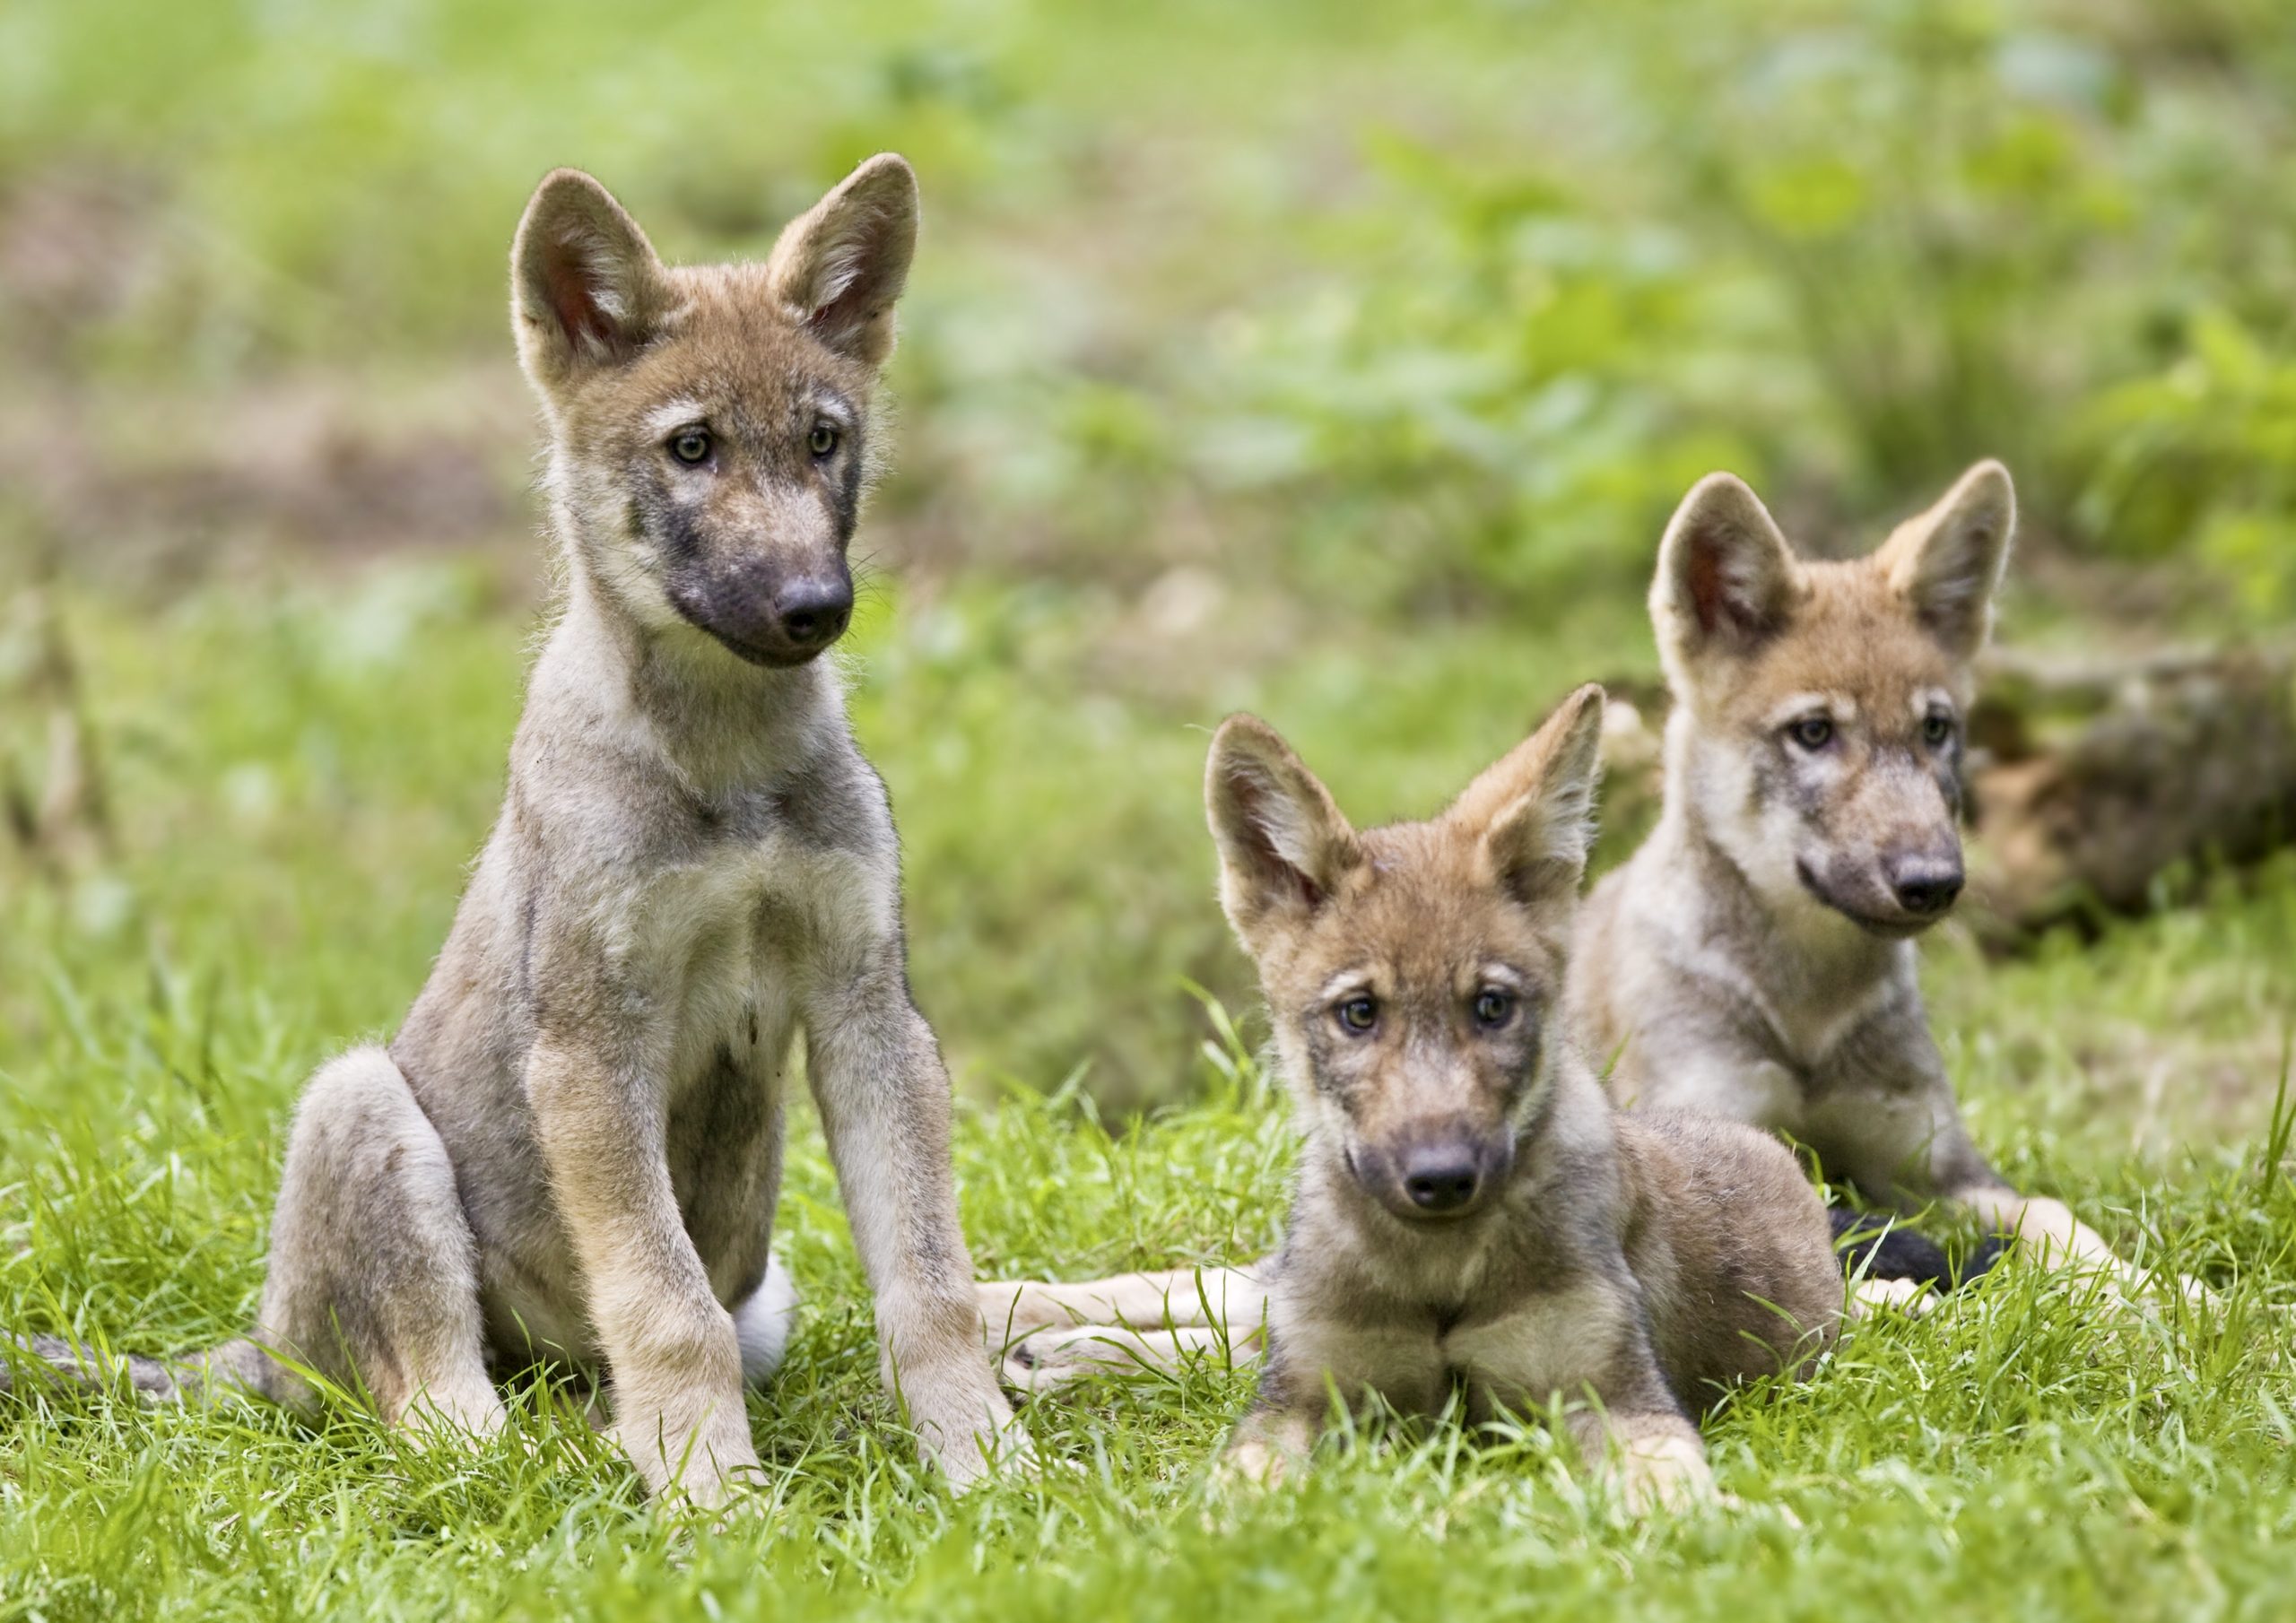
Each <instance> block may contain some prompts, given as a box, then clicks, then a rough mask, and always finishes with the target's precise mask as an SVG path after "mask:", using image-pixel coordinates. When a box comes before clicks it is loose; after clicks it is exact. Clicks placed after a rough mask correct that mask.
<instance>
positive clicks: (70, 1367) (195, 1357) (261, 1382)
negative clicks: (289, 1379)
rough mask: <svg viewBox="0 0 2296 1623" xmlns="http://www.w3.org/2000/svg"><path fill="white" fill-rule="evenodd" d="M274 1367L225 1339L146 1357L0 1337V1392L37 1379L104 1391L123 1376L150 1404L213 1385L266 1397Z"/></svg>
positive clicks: (187, 1397)
mask: <svg viewBox="0 0 2296 1623" xmlns="http://www.w3.org/2000/svg"><path fill="white" fill-rule="evenodd" d="M276 1368H277V1366H275V1365H274V1364H273V1363H272V1361H271V1360H270V1359H269V1358H266V1357H265V1356H264V1352H263V1350H262V1349H261V1348H259V1347H257V1345H256V1344H255V1343H254V1342H253V1341H226V1342H224V1343H223V1345H222V1346H221V1347H217V1348H213V1349H212V1350H208V1351H206V1352H195V1353H190V1354H187V1355H186V1356H185V1357H183V1358H142V1357H139V1356H137V1355H135V1354H133V1353H117V1354H114V1355H112V1356H110V1357H106V1356H104V1355H102V1354H100V1353H98V1352H96V1351H95V1350H93V1349H91V1348H86V1347H75V1346H74V1345H73V1344H72V1343H71V1342H69V1341H65V1340H63V1339H61V1338H60V1337H57V1336H52V1335H36V1336H29V1337H19V1336H0V1393H4V1392H12V1391H25V1390H30V1389H32V1388H34V1387H35V1386H36V1385H37V1384H41V1383H43V1382H45V1383H46V1384H51V1385H68V1386H78V1387H82V1388H84V1389H86V1390H88V1391H91V1392H105V1391H109V1390H110V1389H111V1387H112V1385H113V1384H114V1383H115V1382H117V1380H118V1379H119V1377H120V1376H123V1375H124V1376H126V1377H127V1384H129V1385H130V1386H132V1387H133V1388H135V1393H136V1395H137V1396H138V1397H141V1398H143V1400H144V1401H145V1402H152V1403H183V1402H197V1401H198V1400H199V1399H200V1398H202V1397H203V1396H204V1395H205V1393H207V1392H208V1390H209V1389H211V1388H218V1387H220V1388H225V1389H230V1388H237V1389H239V1390H241V1391H245V1392H251V1393H256V1394H257V1395H258V1396H263V1397H269V1396H272V1395H274V1394H273V1393H272V1391H271V1380H272V1376H273V1375H274V1372H275V1370H276Z"/></svg>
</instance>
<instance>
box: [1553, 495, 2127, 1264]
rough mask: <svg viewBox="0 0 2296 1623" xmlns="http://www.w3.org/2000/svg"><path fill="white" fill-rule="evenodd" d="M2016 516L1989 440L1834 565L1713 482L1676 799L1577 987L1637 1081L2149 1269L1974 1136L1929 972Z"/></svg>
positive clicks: (1673, 625)
mask: <svg viewBox="0 0 2296 1623" xmlns="http://www.w3.org/2000/svg"><path fill="white" fill-rule="evenodd" d="M2015 520H2016V504H2015V498H2014V495H2013V492H2012V490H2011V487H2010V482H2009V475H2008V473H2007V472H2006V471H2005V469H2004V468H2003V467H2002V466H2001V464H1999V463H1996V462H1986V463H1980V464H1978V465H1977V466H1976V467H1973V468H1971V469H1970V471H1969V472H1968V473H1966V474H1964V475H1963V476H1962V477H1961V481H1960V482H1958V483H1956V484H1955V485H1954V486H1953V488H1952V490H1949V491H1948V492H1946V494H1945V496H1944V498H1943V499H1941V500H1940V501H1939V502H1938V503H1937V504H1936V506H1935V507H1933V508H1930V509H1929V510H1928V511H1927V512H1926V513H1923V514H1921V515H1919V516H1918V517H1915V518H1912V519H1909V520H1908V521H1907V522H1906V523H1904V524H1902V525H1900V526H1898V528H1897V530H1896V532H1895V533H1894V534H1892V535H1891V536H1890V538H1889V540H1888V541H1886V542H1883V545H1882V546H1881V547H1880V549H1879V550H1877V551H1874V552H1873V553H1872V554H1870V555H1868V556H1866V557H1864V558H1859V559H1856V560H1850V561H1848V562H1827V561H1817V560H1805V559H1801V558H1798V557H1796V555H1795V553H1794V551H1793V549H1792V548H1791V547H1789V546H1788V545H1787V541H1786V538H1785V536H1784V535H1783V534H1780V533H1779V528H1778V525H1776V524H1775V523H1774V522H1773V521H1772V520H1771V518H1770V514H1769V512H1768V510H1767V509H1765V508H1763V506H1762V504H1761V501H1760V500H1758V499H1756V498H1755V496H1754V493H1753V492H1752V490H1748V489H1747V488H1746V487H1745V485H1744V484H1742V483H1741V482H1739V481H1737V480H1736V479H1734V478H1732V477H1731V476H1730V475H1728V474H1726V473H1716V474H1712V475H1710V476H1709V477H1708V478H1707V479H1705V480H1703V481H1701V482H1700V483H1699V484H1698V486H1697V487H1696V488H1695V489H1693V490H1692V491H1691V492H1690V494H1689V495H1688V496H1687V497H1686V498H1685V499H1683V504H1682V507H1681V508H1680V509H1679V510H1678V511H1677V512H1676V514H1675V515H1674V521H1673V523H1672V524H1671V525H1668V527H1667V530H1666V534H1665V540H1664V542H1662V543H1661V545H1660V548H1659V556H1658V571H1657V581H1656V583H1655V584H1654V585H1653V586H1652V587H1651V592H1650V613H1651V618H1652V620H1653V621H1654V622H1655V623H1656V627H1657V635H1658V647H1659V653H1660V655H1661V658H1662V660H1663V662H1664V664H1665V673H1666V680H1667V685H1668V687H1669V688H1670V689H1671V690H1672V691H1673V695H1674V712H1673V715H1672V716H1671V718H1670V719H1669V721H1668V723H1667V725H1666V735H1665V796H1664V809H1663V811H1662V813H1661V818H1660V821H1659V824H1658V827H1657V829H1656V830H1655V831H1654V832H1653V833H1652V834H1651V835H1650V837H1649V838H1648V839H1647V840H1645V841H1644V843H1643V844H1642V846H1640V847H1639V849H1637V850H1636V852H1635V854H1634V855H1633V856H1632V858H1631V859H1630V860H1629V861H1628V862H1627V864H1625V865H1624V866H1623V867H1622V868H1621V869H1619V870H1618V871H1617V872H1613V873H1612V874H1610V875H1609V876H1607V877H1606V878H1605V880H1604V881H1602V882H1601V883H1600V884H1598V885H1597V886H1596V888H1595V890H1594V893H1593V895H1592V896H1591V897H1590V898H1588V900H1587V907H1586V909H1585V912H1584V915H1583V916H1582V919H1581V922H1580V924H1579V931H1578V942H1577V944H1576V954H1575V957H1574V958H1573V960H1572V964H1571V980H1570V1012H1571V1018H1572V1020H1573V1022H1574V1025H1575V1028H1576V1029H1578V1031H1579V1032H1580V1033H1581V1034H1582V1035H1583V1037H1584V1039H1585V1040H1586V1042H1587V1044H1588V1045H1589V1047H1590V1049H1591V1050H1592V1051H1593V1052H1594V1053H1595V1054H1596V1055H1597V1057H1598V1058H1603V1059H1610V1058H1612V1057H1613V1056H1615V1062H1614V1064H1613V1069H1612V1072H1611V1076H1610V1086H1611V1090H1612V1092H1613V1095H1614V1096H1615V1097H1616V1098H1617V1099H1618V1100H1619V1101H1620V1103H1622V1104H1623V1105H1629V1106H1636V1105H1639V1106H1654V1107H1662V1108H1668V1109H1683V1110H1693V1111H1698V1112H1701V1113H1704V1114H1707V1115H1718V1116H1725V1117H1727V1118H1730V1119H1732V1120H1735V1121H1740V1122H1746V1123H1751V1124H1754V1125H1757V1126H1760V1127H1763V1128H1767V1129H1769V1130H1770V1131H1772V1132H1779V1133H1788V1134H1790V1135H1791V1136H1792V1137H1794V1138H1795V1139H1796V1140H1797V1141H1800V1142H1802V1143H1804V1144H1805V1145H1807V1146H1809V1147H1810V1148H1811V1149H1812V1150H1813V1151H1814V1152H1815V1153H1816V1154H1817V1156H1818V1157H1819V1159H1820V1161H1821V1163H1822V1166H1823V1167H1824V1169H1825V1172H1826V1174H1827V1176H1831V1177H1838V1178H1846V1179H1847V1180H1848V1181H1849V1182H1850V1183H1852V1184H1854V1185H1857V1186H1858V1187H1859V1188H1860V1189H1861V1190H1863V1191H1864V1192H1865V1193H1866V1194H1867V1195H1869V1196H1870V1197H1872V1198H1874V1199H1876V1200H1879V1201H1883V1202H1888V1203H1892V1204H1894V1205H1897V1206H1900V1207H1912V1206H1918V1205H1920V1204H1921V1203H1923V1202H1927V1201H1929V1200H1932V1199H1943V1200H1945V1201H1948V1202H1953V1203H1955V1204H1957V1205H1960V1206H1962V1207H1964V1208H1966V1209H1968V1210H1969V1211H1972V1212H1974V1213H1975V1214H1977V1215H1978V1216H1979V1218H1981V1219H1984V1220H1985V1221H1987V1223H1990V1224H1994V1225H1996V1226H1998V1227H1999V1228H2001V1229H2002V1230H2004V1231H2005V1232H2007V1233H2010V1234H2013V1235H2020V1236H2022V1238H2023V1239H2024V1241H2025V1243H2026V1244H2027V1245H2028V1246H2029V1247H2032V1248H2035V1249H2038V1250H2039V1251H2040V1252H2041V1253H2042V1254H2043V1255H2044V1256H2045V1258H2047V1259H2048V1260H2053V1261H2056V1262H2059V1263H2064V1262H2068V1261H2069V1262H2074V1263H2083V1264H2086V1265H2089V1266H2092V1267H2098V1268H2103V1269H2109V1270H2113V1271H2118V1272H2120V1273H2121V1274H2122V1275H2124V1277H2125V1276H2126V1273H2127V1271H2126V1270H2125V1269H2123V1268H2122V1266H2121V1264H2120V1263H2118V1260H2117V1259H2116V1258H2115V1257H2114V1255H2113V1253H2112V1251H2111V1249H2110V1247H2109V1246H2108V1245H2106V1243H2105V1241H2104V1240H2103V1239H2102V1238H2101V1237H2100V1236H2098V1235H2097V1234H2096V1232H2095V1231H2094V1230H2092V1229H2091V1228H2089V1227H2088V1226H2087V1225H2085V1224H2083V1223H2082V1222H2081V1221H2080V1220H2079V1219H2077V1218H2075V1217H2074V1215H2073V1213H2072V1211H2070V1210H2068V1209H2067V1208H2066V1206H2065V1205H2064V1203H2063V1202H2059V1201H2055V1200H2050V1199H2047V1198H2045V1197H2039V1196H2026V1195H2021V1194H2019V1193H2017V1192H2016V1191H2015V1190H2014V1189H2013V1188H2011V1187H2010V1186H2009V1185H2008V1184H2007V1182H2006V1181H2005V1180H2004V1179H2003V1178H2002V1177H2001V1176H2000V1175H1999V1174H1998V1173H1996V1172H1995V1171H1994V1170H1993V1168H1992V1167H1991V1166H1989V1165H1988V1164H1987V1161H1986V1159H1985V1158H1984V1156H1983V1155H1982V1154H1980V1153H1979V1150H1978V1149H1977V1146H1976V1145H1975V1144H1974V1143H1973V1142H1971V1141H1970V1135H1969V1132H1968V1130H1967V1129H1966V1128H1965V1127H1964V1126H1963V1124H1962V1122H1961V1112H1960V1110H1959V1108H1958V1107H1957V1106H1956V1104H1955V1100H1954V1097H1953V1089H1952V1081H1950V1079H1948V1077H1947V1076H1946V1074H1945V1069H1944V1063H1942V1061H1941V1060H1940V1058H1939V1056H1938V1053H1937V1047H1936V1045H1935V1042H1934V1041H1932V1039H1931V1037H1930V1034H1929V1026H1928V1021H1927V1019H1926V1015H1925V1014H1924V1012H1923V1009H1922V1002H1921V994H1920V990H1919V987H1918V985H1917V982H1916V978H1915V959H1914V950H1913V938H1914V937H1916V936H1918V935H1919V934H1920V933H1922V932H1923V931H1925V930H1926V929H1928V928H1929V927H1930V926H1932V925H1933V924H1936V923H1937V921H1938V920H1940V919H1942V918H1944V916H1945V915H1946V913H1947V912H1948V911H1949V910H1950V909H1951V908H1952V905H1953V901H1954V898H1956V897H1957V896H1958V895H1959V894H1960V893H1961V879H1962V870H1961V830H1960V827H1959V822H1960V812H1961V750H1962V725H1963V718H1964V716H1966V715H1967V713H1968V709H1969V704H1970V689H1971V686H1972V669H1971V667H1972V664H1973V662H1974V661H1975V659H1976V657H1977V655H1978V654H1979V651H1980V650H1981V649H1982V648H1983V647H1984V646H1985V643H1986V639H1987V635H1988V634H1989V632H1990V629H1991V626H1992V620H1993V598H1994V594H1995V590H1996V587H1997V586H1999V584H2000V581H2001V576H2002V569H2003V566H2004V563H2005V560H2006V558H2007V556H2008V552H2009V542H2010V533H2011V531H2012V529H2013V525H2014V524H2015Z"/></svg>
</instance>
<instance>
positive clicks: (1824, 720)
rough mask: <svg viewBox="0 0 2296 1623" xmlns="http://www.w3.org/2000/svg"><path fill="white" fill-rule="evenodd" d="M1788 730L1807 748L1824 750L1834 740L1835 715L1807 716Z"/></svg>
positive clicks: (1797, 741)
mask: <svg viewBox="0 0 2296 1623" xmlns="http://www.w3.org/2000/svg"><path fill="white" fill-rule="evenodd" d="M1786 731H1787V735H1788V736H1789V737H1791V738H1792V739H1793V740H1794V742H1796V743H1797V744H1799V745H1801V746H1802V747H1803V748H1804V749H1805V750H1822V749H1824V748H1825V747H1826V746H1827V745H1828V744H1830V743H1831V742H1833V717H1832V716H1804V717H1803V718H1802V719H1801V720H1799V721H1797V722H1796V723H1795V724H1794V725H1792V726H1790V727H1788V728H1787V729H1786Z"/></svg>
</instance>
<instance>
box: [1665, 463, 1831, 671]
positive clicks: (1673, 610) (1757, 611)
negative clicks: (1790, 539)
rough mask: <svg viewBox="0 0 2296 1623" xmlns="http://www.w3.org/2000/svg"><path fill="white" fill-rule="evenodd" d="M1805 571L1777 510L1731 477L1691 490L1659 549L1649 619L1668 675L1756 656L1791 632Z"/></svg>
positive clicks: (1719, 476)
mask: <svg viewBox="0 0 2296 1623" xmlns="http://www.w3.org/2000/svg"><path fill="white" fill-rule="evenodd" d="M1801 592H1802V579H1801V569H1800V566H1799V565H1797V564H1796V562H1795V561H1794V550H1793V549H1792V548H1791V547H1789V546H1787V544H1786V537H1785V536H1784V535H1783V534H1780V533H1779V528H1778V525H1777V522H1776V521H1775V520H1774V519H1772V518H1771V517H1770V509H1769V508H1765V507H1763V506H1762V505H1761V499H1760V498H1759V497H1757V496H1756V495H1755V494H1754V493H1753V492H1752V490H1748V489H1747V488H1746V485H1745V482H1744V481H1743V480H1741V479H1738V478H1736V477H1735V476H1734V475H1732V474H1728V473H1709V474H1708V475H1707V476H1706V477H1705V478H1703V479H1701V480H1700V481H1699V482H1697V483H1696V484H1694V485H1692V487H1691V490H1690V494H1689V495H1687V496H1685V497H1683V504H1682V506H1681V507H1679V508H1675V509H1674V519H1673V521H1672V522H1670V523H1669V524H1668V525H1666V534H1665V539H1664V540H1663V541H1661V542H1659V543H1658V577H1657V579H1656V580H1655V581H1653V582H1652V583H1651V586H1650V619H1651V622H1652V624H1653V625H1655V626H1656V627H1657V632H1658V652H1659V654H1660V655H1661V656H1662V657H1663V658H1664V660H1665V665H1666V673H1667V674H1668V675H1669V676H1670V677H1673V678H1674V679H1675V680H1676V681H1680V680H1681V679H1682V678H1683V676H1684V675H1685V674H1686V673H1687V672H1688V669H1689V667H1690V666H1692V664H1697V663H1698V662H1699V661H1700V660H1702V659H1704V658H1706V657H1708V656H1709V655H1714V654H1728V655H1746V654H1751V653H1752V652H1753V651H1754V650H1755V649H1756V648H1758V647H1761V645H1762V644H1763V643H1765V642H1767V641H1769V640H1770V638H1772V637H1774V636H1776V635H1777V634H1778V633H1779V631H1781V630H1783V629H1785V627H1786V621H1787V617H1788V616H1789V615H1790V614H1791V613H1792V612H1793V608H1794V604H1795V603H1796V601H1797V600H1798V599H1799V597H1800V595H1801Z"/></svg>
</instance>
